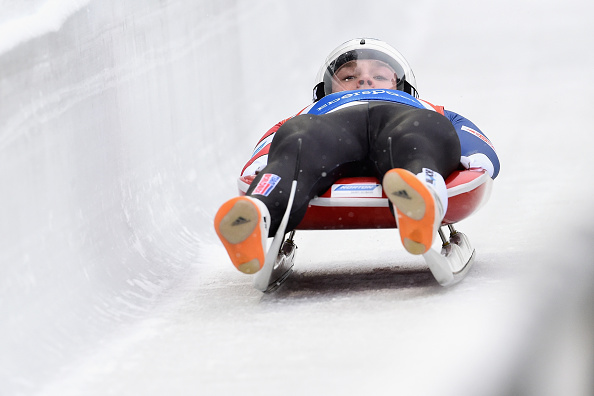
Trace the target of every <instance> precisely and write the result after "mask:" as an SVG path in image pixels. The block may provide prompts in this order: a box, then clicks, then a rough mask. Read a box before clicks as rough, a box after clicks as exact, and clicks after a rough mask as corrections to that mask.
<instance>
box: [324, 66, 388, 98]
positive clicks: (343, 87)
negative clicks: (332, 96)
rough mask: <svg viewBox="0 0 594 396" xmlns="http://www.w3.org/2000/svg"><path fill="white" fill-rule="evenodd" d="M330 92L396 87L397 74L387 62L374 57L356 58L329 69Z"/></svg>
mask: <svg viewBox="0 0 594 396" xmlns="http://www.w3.org/2000/svg"><path fill="white" fill-rule="evenodd" d="M328 75H329V79H330V86H329V87H328V88H330V90H331V92H340V91H351V90H356V89H397V85H398V74H397V73H396V71H395V70H394V68H392V66H390V65H389V64H388V63H386V62H383V61H381V60H375V59H357V60H351V61H348V62H346V63H344V64H342V65H341V66H340V67H339V68H338V69H336V70H335V71H333V72H332V71H329V73H328Z"/></svg>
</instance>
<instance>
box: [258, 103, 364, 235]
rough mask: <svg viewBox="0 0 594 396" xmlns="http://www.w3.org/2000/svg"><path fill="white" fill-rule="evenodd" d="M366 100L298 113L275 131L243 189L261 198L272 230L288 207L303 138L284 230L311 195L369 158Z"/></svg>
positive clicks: (295, 221)
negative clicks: (262, 162) (261, 161)
mask: <svg viewBox="0 0 594 396" xmlns="http://www.w3.org/2000/svg"><path fill="white" fill-rule="evenodd" d="M366 130H367V106H366V105H357V106H352V107H349V108H346V109H342V110H339V111H336V112H333V113H330V114H324V115H320V116H315V115H309V114H305V115H300V116H297V117H295V118H292V119H290V120H288V121H287V122H286V123H285V124H283V126H282V127H281V128H279V130H278V131H277V132H276V135H275V137H274V140H273V142H272V144H271V146H270V151H269V153H268V165H267V166H266V167H265V168H264V169H263V170H262V171H261V172H260V173H259V174H258V176H257V177H256V178H255V179H254V181H253V182H252V184H251V186H250V188H249V189H248V191H247V195H249V196H252V197H253V198H257V199H259V200H261V201H262V202H264V204H265V205H266V207H267V208H268V210H269V211H270V216H271V220H272V224H271V227H270V231H269V235H270V236H272V235H274V234H275V233H276V230H277V229H278V226H279V224H280V222H281V220H282V216H283V214H284V212H285V210H286V207H287V204H288V200H289V193H290V190H291V184H292V181H293V176H294V174H295V167H296V164H297V152H298V139H301V141H302V145H301V154H300V161H299V162H300V166H299V173H298V181H297V191H296V194H295V200H294V202H293V206H292V210H291V217H290V220H289V224H288V226H287V230H291V229H294V228H295V227H296V226H297V225H298V224H299V222H301V220H302V219H303V216H305V212H306V211H307V207H308V204H309V201H310V200H311V199H312V198H314V197H315V196H316V195H318V194H321V193H323V192H325V191H326V190H327V189H328V188H330V186H332V183H333V182H335V181H336V180H337V179H339V178H340V177H342V176H343V175H344V174H345V173H351V172H352V171H353V170H354V169H353V168H354V167H357V166H360V163H361V161H363V160H365V158H367V153H368V149H369V145H368V140H367V134H366Z"/></svg>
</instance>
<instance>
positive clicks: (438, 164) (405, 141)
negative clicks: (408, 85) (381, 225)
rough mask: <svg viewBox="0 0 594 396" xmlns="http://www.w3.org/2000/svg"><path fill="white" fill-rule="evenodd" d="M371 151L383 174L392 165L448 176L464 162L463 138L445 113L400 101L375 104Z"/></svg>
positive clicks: (380, 173) (373, 108) (372, 120)
mask: <svg viewBox="0 0 594 396" xmlns="http://www.w3.org/2000/svg"><path fill="white" fill-rule="evenodd" d="M369 125H370V126H369V130H370V136H371V140H372V148H371V155H372V158H373V160H374V162H375V164H376V166H377V170H378V172H379V176H380V177H383V175H384V174H385V173H386V172H387V171H389V170H390V169H392V168H403V169H407V170H409V171H410V172H412V173H414V174H417V173H420V172H421V171H422V169H423V168H429V169H432V170H433V171H435V172H438V173H439V174H441V175H442V176H444V177H447V176H448V175H449V174H450V173H452V172H453V171H454V170H456V168H457V167H458V164H459V162H460V140H459V139H458V135H457V133H456V130H455V129H454V127H453V126H452V124H451V122H450V121H449V120H448V119H447V118H445V117H444V116H442V115H441V114H439V113H437V112H435V111H431V110H425V109H417V108H413V107H410V106H405V105H399V104H380V103H378V104H371V105H370V109H369Z"/></svg>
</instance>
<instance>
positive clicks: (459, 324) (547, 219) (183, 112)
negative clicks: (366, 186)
mask: <svg viewBox="0 0 594 396" xmlns="http://www.w3.org/2000/svg"><path fill="white" fill-rule="evenodd" d="M0 6H2V9H3V13H2V16H0V32H2V34H1V35H0V186H1V188H2V190H1V191H2V193H1V194H0V318H1V320H2V322H1V325H0V351H1V353H0V394H2V395H5V394H6V395H34V394H40V395H136V394H139V395H140V394H142V395H163V394H171V395H198V394H199V395H237V394H245V395H252V394H258V395H276V394H285V395H302V394H328V395H334V394H341V395H360V394H366V395H370V394H404V395H512V394H513V395H558V394H566V395H577V396H581V395H584V396H586V395H590V394H591V392H592V389H594V387H593V380H592V374H591V373H592V372H594V353H593V351H594V337H593V334H594V309H593V308H592V307H593V304H594V293H593V288H592V285H593V283H594V268H593V260H592V259H591V257H590V252H591V247H590V246H588V245H589V244H591V243H592V240H593V237H594V230H593V227H592V221H593V220H594V215H593V213H592V203H591V201H592V198H593V197H594V183H593V182H592V180H591V178H592V177H591V169H592V166H593V165H594V160H593V158H592V157H593V156H592V147H594V146H593V144H594V133H593V130H592V129H593V126H592V122H591V109H590V107H591V105H592V104H593V103H594V94H593V93H592V92H593V91H592V89H591V87H592V86H594V77H593V74H592V70H594V55H593V53H592V51H591V48H593V44H594V34H593V33H594V29H593V28H592V24H591V17H592V11H593V10H594V6H593V5H590V4H589V3H584V2H582V1H579V0H568V1H564V2H558V1H551V0H544V1H527V0H520V1H517V0H516V1H511V0H503V1H498V2H476V1H470V0H461V1H456V2H453V1H452V2H444V1H415V2H405V1H367V2H360V1H350V0H349V1H347V0H344V1H325V2H320V1H311V0H304V1H301V2H298V3H295V2H288V1H276V0H251V1H249V2H248V1H238V0H210V1H207V0H202V1H182V0H169V1H143V0H124V1H116V0H101V1H99V0H89V1H77V0H71V1H61V2H58V1H46V2H44V1H27V2H16V1H12V2H11V1H6V0H4V1H0ZM40 10H42V11H43V12H40ZM362 35H365V36H372V37H379V38H382V39H384V40H386V41H388V42H390V43H392V44H394V45H395V46H396V47H398V48H399V49H400V50H401V51H402V52H403V53H404V54H405V56H406V57H407V58H408V60H409V62H410V63H411V64H412V66H413V69H414V70H415V74H416V77H417V81H418V82H419V90H420V92H421V95H422V97H423V98H425V99H427V100H430V101H432V102H434V103H436V104H444V105H446V107H447V108H449V109H451V110H454V111H458V112H460V113H461V114H464V115H466V116H468V117H469V118H470V119H472V120H473V121H474V122H476V123H477V124H478V125H479V126H480V127H481V129H483V130H484V131H485V132H486V133H487V134H488V136H489V137H490V138H491V140H492V141H493V142H494V144H495V146H496V148H497V150H498V154H499V156H500V159H501V162H502V171H501V174H500V176H499V177H498V179H497V180H496V182H495V184H494V190H493V195H492V197H491V201H490V202H489V204H488V205H487V206H486V207H485V208H483V209H482V211H481V212H479V213H477V214H476V215H475V216H473V217H472V218H470V219H468V220H466V221H464V222H462V224H460V225H459V228H460V229H461V230H463V231H464V232H466V233H467V235H469V237H470V238H471V240H472V242H473V243H474V245H475V247H476V248H477V251H478V258H477V262H476V265H475V267H474V268H473V269H472V271H471V272H470V274H469V276H468V277H467V279H465V280H464V282H463V283H461V284H459V285H457V286H455V287H453V288H450V289H444V288H441V287H439V286H437V284H436V283H435V281H433V280H432V278H431V275H430V273H429V272H428V269H427V268H426V267H425V266H424V264H423V262H422V261H421V260H420V259H418V258H416V257H412V256H410V255H408V254H407V253H406V252H405V251H404V250H403V249H402V247H401V246H400V245H399V242H398V235H397V231H396V230H383V231H343V232H317V231H316V232H301V233H298V234H297V239H296V242H297V244H298V246H299V249H298V252H297V265H296V268H295V273H294V274H293V276H292V277H291V278H290V279H289V281H288V282H287V284H286V285H285V286H284V287H283V288H282V289H281V290H279V291H278V292H277V293H276V294H271V295H263V294H261V293H260V292H258V291H256V290H254V289H253V288H252V286H251V279H250V278H249V277H248V276H245V275H243V274H241V273H239V272H237V271H236V270H234V269H233V268H232V266H231V264H230V263H229V262H228V259H227V257H226V253H225V252H224V250H223V248H222V246H221V245H220V244H219V243H218V241H217V240H216V236H215V235H214V232H213V229H212V218H213V216H214V212H215V211H216V209H217V208H218V206H219V205H220V203H221V202H223V201H224V200H225V199H227V198H229V197H230V196H232V195H234V194H235V193H236V190H235V178H236V175H237V173H238V171H239V170H240V168H241V166H242V165H243V162H244V161H245V159H246V157H247V156H249V154H250V152H251V150H252V148H253V145H254V143H255V142H256V140H257V139H258V138H259V137H260V135H261V134H262V133H263V132H264V131H265V130H266V129H267V128H269V127H270V126H271V125H273V124H274V123H276V122H277V121H278V120H280V119H282V118H284V117H287V116H290V115H292V114H293V113H295V112H296V111H298V110H299V109H300V108H302V107H304V106H306V105H307V104H308V101H309V100H310V92H311V88H312V85H313V78H314V76H315V75H316V73H317V68H318V66H319V64H320V63H321V62H322V60H323V58H324V57H325V56H326V54H327V53H328V52H329V51H330V50H331V49H332V48H334V47H335V46H336V45H337V44H339V43H341V42H342V41H345V40H347V39H350V38H352V37H356V36H362Z"/></svg>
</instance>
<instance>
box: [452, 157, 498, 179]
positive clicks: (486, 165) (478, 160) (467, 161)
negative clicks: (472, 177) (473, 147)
mask: <svg viewBox="0 0 594 396" xmlns="http://www.w3.org/2000/svg"><path fill="white" fill-rule="evenodd" d="M460 163H461V164H462V166H463V167H464V168H465V169H473V168H474V169H476V168H480V169H484V170H486V171H487V173H488V174H489V176H491V177H493V173H494V172H495V167H494V166H493V163H492V162H491V160H490V159H489V157H487V156H486V155H485V154H482V153H476V154H472V155H469V156H468V157H465V156H461V157H460Z"/></svg>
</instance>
